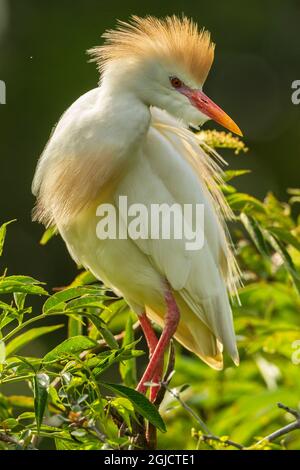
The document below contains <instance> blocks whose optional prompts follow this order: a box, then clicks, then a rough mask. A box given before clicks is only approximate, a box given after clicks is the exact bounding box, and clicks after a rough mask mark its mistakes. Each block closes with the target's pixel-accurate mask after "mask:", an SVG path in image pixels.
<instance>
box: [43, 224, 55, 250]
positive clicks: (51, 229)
mask: <svg viewBox="0 0 300 470" xmlns="http://www.w3.org/2000/svg"><path fill="white" fill-rule="evenodd" d="M56 234H57V228H56V227H49V228H47V230H45V232H44V233H43V236H42V238H41V239H40V245H43V246H44V245H46V244H47V243H48V241H49V240H51V238H53V237H54V236H55V235H56Z"/></svg>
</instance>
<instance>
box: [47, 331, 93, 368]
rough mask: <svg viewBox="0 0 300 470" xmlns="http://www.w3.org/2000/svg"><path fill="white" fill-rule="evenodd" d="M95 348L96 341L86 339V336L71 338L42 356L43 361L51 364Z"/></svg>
mask: <svg viewBox="0 0 300 470" xmlns="http://www.w3.org/2000/svg"><path fill="white" fill-rule="evenodd" d="M95 346H97V343H96V341H94V340H92V339H91V338H88V337H87V336H73V337H72V338H68V339H66V340H65V341H63V342H62V343H61V344H59V345H58V346H56V348H54V349H52V350H51V351H49V352H48V353H47V354H46V356H44V358H43V361H44V362H51V361H55V360H60V359H62V358H64V357H67V356H70V355H71V356H73V355H76V354H80V353H81V352H82V351H86V350H87V349H93V348H94V347H95Z"/></svg>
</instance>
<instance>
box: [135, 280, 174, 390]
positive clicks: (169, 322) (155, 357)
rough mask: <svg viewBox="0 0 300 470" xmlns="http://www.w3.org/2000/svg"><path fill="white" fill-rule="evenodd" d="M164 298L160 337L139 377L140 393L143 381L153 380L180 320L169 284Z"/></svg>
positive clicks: (143, 387) (138, 388)
mask: <svg viewBox="0 0 300 470" xmlns="http://www.w3.org/2000/svg"><path fill="white" fill-rule="evenodd" d="M165 300H166V304H167V313H166V316H165V326H164V329H163V332H162V334H161V337H160V339H159V341H158V343H157V345H156V347H155V350H154V353H153V354H152V357H151V359H150V362H149V364H148V367H147V369H146V370H145V372H144V375H143V377H142V378H141V380H140V382H139V384H138V387H137V390H138V391H139V392H142V393H145V390H146V387H145V385H144V383H145V382H150V381H151V380H153V377H154V375H155V374H156V372H157V371H158V368H159V367H161V364H162V363H163V359H164V352H165V350H166V348H167V347H168V345H169V343H170V340H171V338H172V337H173V335H174V333H175V332H176V329H177V326H178V323H179V320H180V313H179V310H178V307H177V304H176V301H175V299H174V297H173V294H172V292H171V290H170V287H169V285H167V288H166V291H165ZM157 392H158V387H157ZM157 392H156V394H157ZM156 394H155V395H156Z"/></svg>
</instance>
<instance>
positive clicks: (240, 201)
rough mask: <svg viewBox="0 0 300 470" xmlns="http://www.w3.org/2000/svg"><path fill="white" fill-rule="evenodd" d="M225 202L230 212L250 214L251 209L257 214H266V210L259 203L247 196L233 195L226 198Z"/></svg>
mask: <svg viewBox="0 0 300 470" xmlns="http://www.w3.org/2000/svg"><path fill="white" fill-rule="evenodd" d="M227 202H228V204H229V206H230V207H231V209H232V210H234V211H244V212H247V213H248V212H251V211H252V210H253V209H255V210H257V211H258V212H263V213H264V212H266V209H265V207H264V205H263V203H262V202H261V201H259V200H258V199H256V198H255V197H253V196H250V195H249V194H243V193H234V194H230V195H229V196H228V197H227Z"/></svg>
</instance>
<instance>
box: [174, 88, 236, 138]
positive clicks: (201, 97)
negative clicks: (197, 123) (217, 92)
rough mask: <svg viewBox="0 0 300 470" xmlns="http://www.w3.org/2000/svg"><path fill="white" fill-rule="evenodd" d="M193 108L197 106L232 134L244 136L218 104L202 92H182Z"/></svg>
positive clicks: (188, 90)
mask: <svg viewBox="0 0 300 470" xmlns="http://www.w3.org/2000/svg"><path fill="white" fill-rule="evenodd" d="M180 91H181V93H183V94H184V95H185V96H187V98H189V100H190V102H191V103H192V105H193V106H195V107H196V108H197V109H199V111H201V113H203V114H205V116H207V117H209V118H210V119H213V120H214V121H215V122H217V123H218V124H220V125H221V126H223V127H225V128H226V129H228V130H229V131H231V132H234V133H235V134H237V135H239V136H243V133H242V131H241V129H240V128H239V127H238V126H237V125H236V123H235V122H234V121H233V120H232V119H231V118H230V117H229V116H228V114H226V113H225V111H223V110H222V109H221V108H220V107H219V106H218V105H217V104H216V103H214V102H213V101H212V100H211V99H210V98H208V96H206V95H205V93H203V91H200V90H192V89H189V88H186V89H183V90H180Z"/></svg>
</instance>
